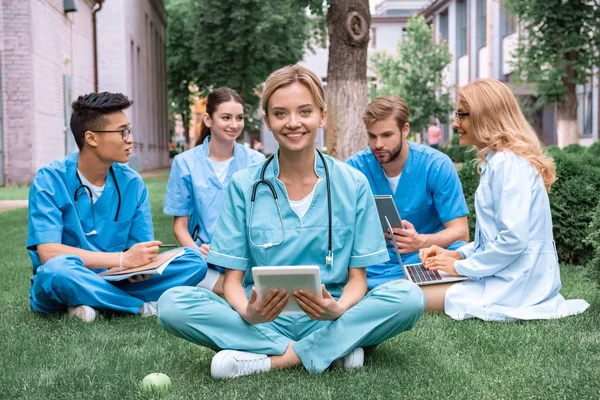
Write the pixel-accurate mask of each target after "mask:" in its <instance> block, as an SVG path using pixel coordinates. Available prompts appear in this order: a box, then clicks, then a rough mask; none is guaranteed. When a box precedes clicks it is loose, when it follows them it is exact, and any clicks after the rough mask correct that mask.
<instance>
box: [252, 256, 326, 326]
mask: <svg viewBox="0 0 600 400" xmlns="http://www.w3.org/2000/svg"><path fill="white" fill-rule="evenodd" d="M252 277H253V278H254V286H255V287H256V292H257V294H258V298H259V300H260V299H262V298H263V296H264V295H266V294H267V293H269V292H270V291H271V290H273V289H282V290H286V291H287V292H288V295H289V297H288V303H287V305H286V306H285V308H284V309H283V311H282V312H281V315H286V314H304V311H302V309H301V308H300V306H299V305H298V304H297V303H296V300H294V297H293V296H292V292H293V291H294V290H297V289H305V290H310V291H311V292H313V293H315V294H316V295H317V296H318V297H319V298H322V297H323V294H322V291H321V274H320V271H319V267H318V266H317V265H302V266H278V267H253V268H252Z"/></svg>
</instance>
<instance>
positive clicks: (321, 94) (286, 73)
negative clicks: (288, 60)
mask: <svg viewBox="0 0 600 400" xmlns="http://www.w3.org/2000/svg"><path fill="white" fill-rule="evenodd" d="M294 82H299V83H301V84H303V85H304V86H306V87H307V88H308V90H309V91H310V92H311V93H312V95H313V96H314V97H315V101H316V103H317V104H316V106H317V107H319V108H320V109H321V111H324V110H325V108H326V106H325V90H324V89H323V85H322V84H321V81H320V80H319V78H318V77H317V75H315V73H314V72H312V71H310V70H309V69H307V68H304V67H302V66H300V65H288V66H286V67H282V68H279V69H278V70H277V71H274V72H272V73H271V75H269V77H268V78H267V80H266V82H265V88H264V89H263V93H262V98H261V102H260V103H261V108H262V109H263V111H264V112H265V115H268V114H269V110H268V108H269V100H270V99H271V96H272V95H273V93H275V91H276V90H277V89H281V88H282V87H286V86H289V85H291V84H292V83H294Z"/></svg>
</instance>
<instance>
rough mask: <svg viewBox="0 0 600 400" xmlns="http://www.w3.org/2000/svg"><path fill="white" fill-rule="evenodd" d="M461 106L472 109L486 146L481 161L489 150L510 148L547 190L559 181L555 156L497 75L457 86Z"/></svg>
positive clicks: (476, 133) (480, 153)
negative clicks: (531, 169) (552, 156)
mask: <svg viewBox="0 0 600 400" xmlns="http://www.w3.org/2000/svg"><path fill="white" fill-rule="evenodd" d="M457 100H458V106H459V108H460V109H461V111H464V112H468V113H469V119H470V123H471V129H472V131H473V135H474V136H475V137H476V138H477V140H478V141H479V142H481V143H482V144H483V147H481V148H479V149H478V150H477V156H478V157H479V159H480V161H479V162H480V163H481V162H483V161H485V159H486V156H487V155H488V154H489V153H490V152H495V151H510V152H513V153H515V154H516V155H518V156H521V157H523V158H525V159H527V160H529V162H530V163H531V165H532V166H533V167H534V168H535V169H536V170H537V173H538V175H540V176H541V177H542V179H543V180H544V185H545V186H546V191H548V192H550V187H551V186H552V184H553V183H554V182H556V166H555V165H554V160H553V159H552V158H551V157H549V156H547V155H546V154H544V152H543V151H542V145H541V143H540V141H539V139H538V137H537V135H536V133H535V131H534V130H533V128H532V127H531V126H530V125H529V123H528V122H527V120H526V119H525V116H523V113H522V112H521V109H520V108H519V104H518V103H517V99H516V98H515V96H514V95H513V93H512V92H511V91H510V89H509V88H508V87H507V86H506V85H504V84H503V83H502V82H500V81H497V80H495V79H487V78H486V79H478V80H476V81H474V82H472V83H469V84H468V85H465V86H463V87H461V88H459V89H458V98H457Z"/></svg>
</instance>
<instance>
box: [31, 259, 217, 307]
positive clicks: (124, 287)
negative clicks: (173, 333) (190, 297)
mask: <svg viewBox="0 0 600 400" xmlns="http://www.w3.org/2000/svg"><path fill="white" fill-rule="evenodd" d="M205 275H206V261H205V259H204V258H203V257H202V255H201V254H200V252H199V251H198V250H196V249H189V248H186V252H185V254H183V255H181V256H180V257H178V258H176V259H175V260H173V261H172V262H171V263H170V264H169V265H168V266H167V268H165V270H164V271H163V273H162V275H154V276H152V277H150V278H149V279H147V280H145V281H142V282H136V283H132V282H129V281H128V280H127V279H125V280H123V281H116V282H109V281H107V280H105V279H104V278H102V277H101V276H99V275H98V274H96V273H95V272H94V271H92V270H90V269H88V268H86V267H85V266H84V265H83V262H82V261H81V258H79V257H78V256H76V255H59V256H56V257H54V258H52V259H50V260H49V261H48V262H47V263H46V264H44V265H41V266H40V267H39V268H38V269H37V273H36V274H35V276H34V277H33V278H32V279H31V289H30V296H29V300H30V305H31V309H32V310H34V311H37V312H43V313H55V312H59V311H64V310H65V308H66V307H75V306H80V305H86V306H90V307H92V308H95V309H97V310H100V311H119V312H127V313H132V314H139V313H140V308H141V307H142V305H143V304H144V302H148V301H157V300H158V298H159V297H160V295H161V294H162V293H163V292H164V291H165V290H167V289H170V288H172V287H175V286H182V285H184V286H195V285H197V284H198V283H199V282H200V281H201V280H202V279H204V277H205Z"/></svg>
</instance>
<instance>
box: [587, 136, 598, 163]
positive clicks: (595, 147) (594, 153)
mask: <svg viewBox="0 0 600 400" xmlns="http://www.w3.org/2000/svg"><path fill="white" fill-rule="evenodd" d="M587 153H588V154H589V155H590V156H591V157H593V158H596V159H597V160H598V159H600V140H597V141H595V142H594V143H592V145H591V146H590V147H588V148H587Z"/></svg>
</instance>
